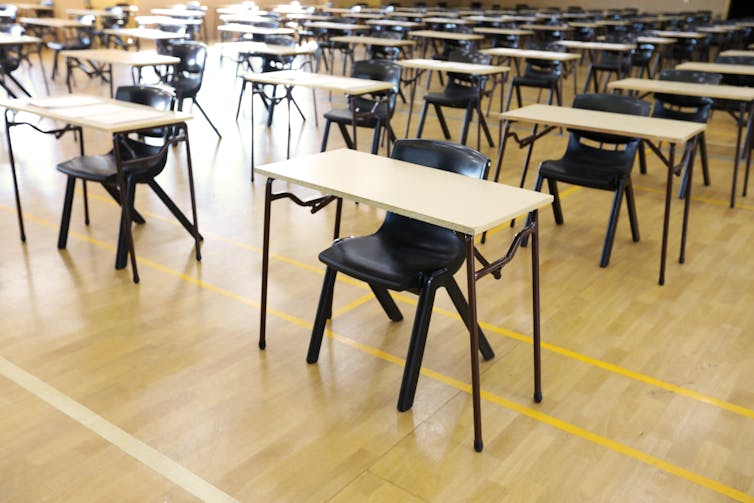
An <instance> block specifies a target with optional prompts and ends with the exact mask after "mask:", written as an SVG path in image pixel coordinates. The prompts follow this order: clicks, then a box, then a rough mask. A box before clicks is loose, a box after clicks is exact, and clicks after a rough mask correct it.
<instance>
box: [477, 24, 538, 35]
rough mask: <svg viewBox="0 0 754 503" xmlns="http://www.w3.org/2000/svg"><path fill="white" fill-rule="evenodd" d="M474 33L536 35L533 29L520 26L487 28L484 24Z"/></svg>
mask: <svg viewBox="0 0 754 503" xmlns="http://www.w3.org/2000/svg"><path fill="white" fill-rule="evenodd" d="M474 33H481V34H482V35H516V36H519V37H524V36H527V35H534V32H533V31H531V30H522V29H520V28H487V27H484V26H481V27H479V28H474Z"/></svg>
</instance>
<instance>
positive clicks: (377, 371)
mask: <svg viewBox="0 0 754 503" xmlns="http://www.w3.org/2000/svg"><path fill="white" fill-rule="evenodd" d="M48 68H49V63H48ZM38 70H39V68H38V67H37V66H35V67H33V68H32V69H31V76H29V74H28V73H27V74H26V77H25V78H24V81H25V82H27V83H29V84H30V85H31V86H32V87H33V89H34V91H35V92H36V93H38V94H41V93H43V89H44V87H43V86H42V83H41V81H40V80H39V78H38ZM233 71H234V68H233V65H231V64H229V62H227V61H225V64H223V65H222V66H221V65H220V62H219V59H218V57H217V54H216V53H214V52H213V53H212V55H211V58H210V61H209V63H208V70H207V75H206V79H205V88H204V89H203V90H202V93H201V95H200V98H201V102H202V104H203V105H204V107H205V109H206V110H207V111H208V113H209V114H210V116H211V117H212V119H213V120H214V121H215V123H216V124H217V125H218V127H219V128H220V130H221V131H222V133H223V139H222V141H221V142H218V141H217V140H216V137H215V136H214V133H213V132H212V130H211V129H210V128H209V127H208V125H207V124H206V122H205V121H204V119H203V118H201V117H199V116H198V117H197V118H196V120H194V121H193V122H192V123H191V142H192V156H193V161H194V167H195V173H196V175H195V176H196V184H197V198H198V205H199V222H200V229H201V232H202V233H203V234H204V237H205V241H204V247H203V260H202V261H201V262H200V263H199V262H196V261H195V260H194V256H193V249H192V240H191V239H190V237H189V236H188V235H187V234H186V233H185V231H184V230H183V229H182V228H181V227H180V226H179V225H178V224H177V223H176V222H175V221H174V219H173V218H172V217H171V216H170V214H169V213H168V211H167V210H166V209H165V208H164V207H163V206H162V204H161V203H160V202H159V200H158V199H157V198H156V197H155V196H154V195H153V194H150V193H149V192H148V190H146V189H145V188H143V187H140V190H139V193H138V194H137V202H136V204H137V207H138V209H139V210H140V211H141V212H142V214H143V215H145V217H146V218H147V224H146V225H143V226H138V227H137V228H136V229H135V239H136V250H137V254H138V256H139V265H140V271H141V283H140V284H139V285H134V284H133V283H131V279H130V272H129V271H128V270H125V271H116V270H115V269H114V268H113V263H114V245H115V240H116V228H117V221H118V209H117V207H116V206H115V204H114V203H113V202H112V201H111V200H110V199H109V198H108V197H106V194H105V193H104V192H103V191H102V190H101V189H100V188H96V187H94V188H92V189H91V192H90V198H91V199H90V200H91V203H90V204H91V212H92V223H91V225H90V226H89V227H86V226H85V225H84V224H83V216H82V211H81V196H80V194H79V195H77V198H76V201H75V203H76V204H75V209H74V215H73V221H72V228H71V237H70V239H69V244H68V249H67V250H65V251H58V250H57V249H56V246H55V245H56V237H57V230H58V224H59V218H60V211H61V207H62V202H63V191H64V185H65V181H64V178H63V176H62V175H61V174H59V173H58V172H57V171H56V170H55V169H54V165H55V164H56V162H59V161H61V160H64V159H66V158H68V157H71V156H73V155H74V154H75V153H76V150H77V145H76V144H74V143H73V141H72V139H71V138H70V137H66V138H64V139H62V140H60V141H56V140H55V139H53V138H49V137H45V136H42V135H39V134H38V133H36V132H34V131H32V130H30V129H28V128H26V129H22V128H17V129H16V130H15V131H13V140H14V145H15V146H16V155H17V162H18V169H19V176H20V185H21V192H22V198H23V204H24V210H25V217H26V223H27V233H28V241H27V243H26V244H21V243H20V241H19V239H18V229H17V224H16V217H15V211H14V208H13V196H12V189H11V185H10V173H9V172H8V171H9V170H8V161H7V149H6V148H3V149H1V153H0V156H2V158H1V159H0V163H1V164H0V167H1V168H2V183H0V232H1V234H0V235H2V236H3V239H2V241H0V257H2V258H1V260H0V305H1V306H2V310H1V316H2V319H0V405H1V407H0V410H2V413H0V501H3V502H44V501H76V502H82V501H87V502H88V501H97V502H99V501H134V502H146V501H155V502H157V501H160V502H161V501H197V500H204V501H224V500H225V499H235V500H238V501H244V502H258V501H263V502H267V501H291V502H299V501H315V502H318V501H337V502H354V501H364V500H369V501H416V502H418V501H436V502H454V501H494V502H498V501H512V502H513V501H515V502H519V501H541V502H552V501H578V502H583V501H621V502H623V501H663V502H668V501H673V502H676V501H677V502H688V501H695V502H696V501H704V502H708V501H729V500H735V501H749V502H751V501H754V386H753V384H754V315H753V314H752V312H753V311H752V308H751V306H752V305H754V294H753V293H752V292H753V291H754V290H753V289H752V279H754V261H753V260H752V253H751V243H752V242H754V203H753V202H752V197H751V196H750V197H748V198H743V199H740V203H739V206H738V208H736V209H735V210H731V209H729V208H728V205H727V199H728V194H729V191H730V183H731V172H732V156H733V142H734V141H735V129H734V126H733V123H732V121H731V120H730V118H729V117H727V116H725V115H723V114H720V113H717V114H715V116H714V117H713V119H712V122H711V125H710V128H709V130H708V141H709V150H710V160H711V171H712V184H711V185H710V186H709V187H703V186H702V185H701V183H700V177H698V176H697V178H696V183H695V186H694V195H693V205H692V214H691V226H690V233H689V243H688V253H687V263H686V264H684V265H679V264H678V263H677V260H676V259H677V250H678V246H679V236H680V222H681V219H680V217H681V213H680V211H681V208H682V205H681V204H680V201H679V200H678V199H675V200H674V201H673V208H672V220H671V240H670V252H671V254H670V257H671V260H670V262H669V265H668V271H667V284H666V285H665V286H663V287H660V286H658V285H657V273H658V268H659V251H660V235H661V218H662V211H663V191H664V186H665V173H666V172H665V169H664V168H663V167H661V166H660V164H659V162H658V161H657V159H655V158H653V157H652V156H651V155H650V156H649V157H650V169H649V174H647V175H645V176H642V175H639V173H638V169H637V170H636V171H635V175H634V179H635V181H634V183H635V186H636V189H637V190H636V192H637V199H638V200H637V204H638V211H639V220H640V226H641V233H642V234H641V238H642V239H641V241H640V242H639V243H634V242H632V241H631V239H630V232H629V229H628V225H627V220H626V215H625V210H624V215H623V216H622V218H621V222H620V225H619V228H618V233H617V238H616V242H615V248H614V251H613V256H612V261H611V263H610V266H609V267H608V268H607V269H601V268H599V267H598V260H599V253H600V249H601V246H602V239H603V236H604V231H605V226H606V223H607V215H608V210H609V205H610V201H611V197H612V195H611V194H609V193H606V192H605V193H603V192H598V191H592V190H587V189H579V188H567V187H563V204H564V212H565V218H566V223H565V225H563V226H556V225H555V224H554V223H553V219H552V215H551V212H550V211H549V210H546V211H543V212H542V231H541V241H542V258H541V263H542V311H543V323H542V333H543V341H544V343H545V347H544V351H543V365H544V401H543V402H542V403H541V404H534V403H533V402H532V400H531V392H532V383H531V376H532V371H531V344H530V335H531V321H530V313H531V310H530V280H529V266H528V264H529V257H528V254H529V250H528V249H526V250H521V251H520V252H519V255H520V256H519V257H517V259H516V260H515V261H514V262H513V263H512V264H511V265H510V266H509V267H508V268H507V269H506V270H505V271H504V275H503V279H502V280H500V281H494V280H492V279H491V278H488V279H485V280H484V281H482V282H481V283H480V291H479V296H480V317H481V320H482V321H483V328H484V329H485V331H486V333H487V336H488V337H489V339H490V342H491V343H492V346H493V347H494V349H495V351H496V357H495V358H494V360H492V361H490V362H484V363H482V386H483V403H482V410H483V425H484V439H485V450H484V452H483V453H481V454H478V453H476V452H474V450H473V448H472V436H473V433H472V413H471V400H470V395H469V387H470V385H469V368H468V367H469V365H468V342H467V341H468V339H467V336H466V334H465V332H464V329H463V326H462V324H461V322H460V321H459V320H458V319H457V317H456V316H455V314H454V313H453V310H452V305H451V303H450V302H449V299H448V298H447V296H446V295H445V294H444V293H441V294H439V296H438V301H437V306H436V310H435V313H434V315H433V318H432V326H431V329H430V336H429V341H428V344H427V351H426V356H425V361H424V364H425V367H424V372H423V375H422V377H421V379H420V382H419V388H418V392H417V397H416V403H415V405H414V407H413V409H412V410H411V411H409V412H406V413H399V412H398V411H397V410H396V408H395V404H396V398H397V393H398V388H399V385H400V379H401V373H402V363H403V360H402V358H403V357H404V355H405V350H406V347H407V341H408V335H409V332H410V328H411V319H412V317H413V309H414V307H415V299H414V298H413V297H411V296H408V295H399V296H397V298H398V300H399V305H400V307H401V309H402V310H403V312H404V314H405V315H406V321H404V322H402V323H391V322H389V321H388V320H387V319H386V317H385V316H384V314H383V313H382V312H381V310H380V308H379V305H378V304H377V302H376V301H375V300H374V299H373V298H372V297H371V295H370V292H369V290H368V289H367V288H365V287H364V285H361V284H357V283H353V282H350V281H345V280H343V281H340V282H339V283H338V288H337V291H336V295H335V304H334V310H335V312H334V315H335V316H334V319H333V321H332V323H331V324H330V325H329V329H330V331H329V332H328V338H327V339H326V340H325V342H324V344H323V349H322V354H321V357H320V361H319V364H317V365H307V364H306V363H305V360H304V356H305V351H306V346H307V343H308V336H309V330H310V324H311V322H312V319H313V316H314V311H315V306H316V302H317V299H318V296H319V289H320V285H321V280H322V273H323V268H322V266H321V265H320V264H319V262H318V261H317V253H318V252H319V250H321V249H323V248H324V247H326V246H327V245H328V239H329V236H330V233H331V225H332V218H333V212H332V208H328V209H327V210H326V211H324V212H322V213H321V214H317V215H315V216H312V215H310V214H309V213H308V212H307V211H306V210H303V209H301V208H297V207H294V206H292V205H290V204H288V203H285V202H279V203H276V206H275V208H274V215H273V236H274V239H273V244H272V253H273V259H272V262H271V271H270V273H271V294H270V312H271V316H270V320H269V335H268V345H267V350H266V351H260V350H259V349H258V348H257V336H258V318H259V306H258V300H259V281H260V248H261V234H262V233H261V230H262V203H263V198H264V180H258V181H257V182H256V183H254V184H251V183H249V181H248V176H249V151H250V143H249V140H250V129H249V126H250V124H249V109H248V103H246V104H245V108H244V111H243V112H242V114H243V115H242V118H241V120H239V121H238V122H237V123H236V122H234V120H233V114H234V112H235V104H236V96H237V92H238V85H237V83H236V82H234V78H233ZM23 72H24V70H22V71H21V74H22V75H23ZM585 73H586V72H585V69H582V71H581V72H580V75H581V76H582V78H583V75H585ZM116 79H117V80H118V82H120V83H124V82H126V80H127V74H126V73H125V72H124V71H122V70H121V71H120V73H118V74H116ZM77 83H78V87H77V90H79V91H85V92H95V93H100V94H103V95H105V94H107V88H106V86H102V85H101V84H100V83H98V82H90V81H89V80H87V79H85V78H82V77H81V76H78V77H77ZM435 85H437V81H435ZM564 87H565V91H566V102H567V103H568V102H570V100H571V99H572V89H573V88H572V86H571V85H570V82H566V85H565V86H564ZM57 89H59V90H62V87H60V86H58V87H57ZM296 92H297V98H298V100H299V103H300V104H301V106H302V108H303V109H304V111H305V113H306V114H307V117H308V118H309V120H307V121H306V122H305V123H302V122H301V121H300V120H299V119H298V118H297V117H295V116H294V119H293V149H294V155H301V154H305V153H311V152H316V151H318V150H319V141H320V138H321V132H322V126H323V124H322V123H320V125H319V128H317V127H315V124H314V121H313V120H312V112H311V93H310V92H309V91H308V90H299V91H296ZM528 97H529V99H530V100H533V99H534V98H535V96H534V95H533V94H529V95H528ZM318 100H319V103H318V105H319V111H320V113H322V112H323V111H324V110H327V109H328V108H329V107H330V106H341V105H342V103H343V102H342V100H341V98H340V97H337V96H334V97H333V102H332V103H329V102H328V96H327V94H320V95H318ZM496 106H497V103H496V102H495V104H494V105H493V109H494V108H495V107H496ZM197 114H198V111H197ZM277 115H278V116H277V117H276V119H275V124H274V128H273V129H272V130H265V129H263V128H262V124H263V119H264V118H263V117H261V114H260V115H259V116H258V121H259V122H258V125H259V127H258V128H257V131H258V136H257V138H255V141H256V147H257V154H258V156H259V157H258V160H259V161H260V162H264V161H272V160H278V159H281V158H282V157H283V156H284V146H285V124H286V121H285V115H284V110H280V111H279V113H278V114H277ZM430 117H432V119H431V123H430V125H429V126H428V130H427V133H426V135H425V136H426V137H432V138H439V137H440V133H439V125H438V124H437V122H436V121H435V119H434V118H433V115H432V114H430ZM416 119H418V113H417V115H416V117H415V118H414V121H413V128H412V129H414V128H415V127H416V122H417V121H416ZM405 120H406V106H405V105H401V106H400V109H399V110H398V112H397V113H396V116H395V119H394V125H395V127H396V129H397V131H398V132H399V135H401V136H402V134H403V131H404V127H405ZM493 123H494V121H493ZM494 125H495V127H496V126H497V124H496V123H495V124H494ZM451 127H452V128H453V130H454V132H455V133H456V135H457V136H456V138H457V137H458V135H459V133H460V114H454V115H453V119H452V120H451ZM521 132H524V131H523V130H522V131H521ZM412 134H413V131H412ZM495 136H497V134H496V133H495ZM86 141H87V147H88V148H89V151H90V152H105V151H107V150H108V148H109V142H108V140H107V139H106V138H103V137H101V136H97V135H93V134H87V138H86ZM565 141H566V136H565V135H557V134H553V135H550V136H549V137H547V138H546V139H543V140H542V141H541V142H540V143H538V144H537V146H536V149H535V152H534V157H535V162H538V161H540V160H543V159H547V158H553V157H557V156H559V155H560V154H561V153H562V151H563V150H564V148H565ZM3 142H5V140H4V139H3ZM368 143H369V141H368V135H367V134H364V136H363V137H362V141H361V145H360V146H361V148H362V149H365V148H368V147H367V145H368ZM472 143H473V142H472ZM338 146H342V141H341V140H340V138H339V134H338V133H337V131H336V132H335V133H334V134H333V135H332V139H331V142H330V148H336V147H338ZM483 151H484V152H485V153H487V154H488V155H490V156H491V157H492V158H493V161H494V160H495V159H496V150H495V149H490V148H486V147H485V148H483ZM176 152H177V156H178V159H177V160H176V162H175V163H174V162H173V161H171V166H172V164H177V167H176V168H175V169H173V168H172V167H171V168H168V169H166V171H165V172H164V174H163V175H161V178H160V182H161V183H162V184H163V186H164V187H165V188H166V189H167V191H168V192H169V193H170V194H172V195H173V196H174V197H175V200H176V201H177V202H178V204H179V205H180V206H182V207H184V208H187V207H188V206H187V202H188V195H187V189H186V187H187V186H186V176H185V170H184V169H182V167H181V166H183V165H182V164H181V162H182V160H183V154H182V150H180V149H179V150H177V151H176ZM522 159H523V156H522V152H521V151H519V150H518V149H515V148H511V149H509V152H508V153H507V155H506V158H505V162H504V163H503V169H504V171H503V181H504V182H506V183H517V180H518V176H519V173H520V167H521V165H522ZM535 166H536V164H535ZM697 174H698V171H697ZM529 183H530V184H531V183H533V175H530V179H529ZM676 183H677V180H676ZM420 194H421V188H417V196H420ZM344 210H345V211H344V226H343V234H344V235H351V234H361V233H366V232H369V231H371V230H373V229H375V227H376V226H377V225H378V224H379V222H380V221H381V219H382V214H381V213H380V212H379V211H375V210H373V209H370V208H368V207H367V206H365V205H359V206H357V205H354V204H351V203H346V204H345V205H344ZM512 235H513V231H511V230H510V229H509V228H508V227H507V226H506V227H504V228H501V229H499V230H498V231H497V232H495V233H494V234H493V235H492V236H491V237H490V239H489V242H488V243H487V244H486V245H484V246H483V249H484V250H485V251H486V252H488V254H490V255H494V254H497V253H500V252H502V251H504V250H505V249H506V248H507V246H508V243H509V241H510V239H511V237H512ZM460 279H461V280H462V279H463V278H460Z"/></svg>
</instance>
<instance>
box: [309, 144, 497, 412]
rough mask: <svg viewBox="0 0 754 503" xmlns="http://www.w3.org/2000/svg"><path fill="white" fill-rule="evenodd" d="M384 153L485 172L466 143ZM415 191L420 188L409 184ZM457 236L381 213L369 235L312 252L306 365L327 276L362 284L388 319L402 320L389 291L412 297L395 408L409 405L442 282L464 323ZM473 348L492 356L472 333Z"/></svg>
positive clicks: (322, 318) (328, 293) (330, 286)
mask: <svg viewBox="0 0 754 503" xmlns="http://www.w3.org/2000/svg"><path fill="white" fill-rule="evenodd" d="M392 157H393V158H394V159H399V160H403V161H408V162H412V163H415V164H421V165H423V166H427V167H428V169H431V168H434V169H442V170H445V171H451V172H454V173H459V174H463V175H466V176H471V177H474V178H485V177H486V175H487V170H488V169H489V159H488V158H487V157H485V156H484V155H482V154H480V153H479V152H476V151H474V150H472V149H470V148H468V147H464V146H461V145H456V144H452V143H447V142H443V141H436V140H399V141H397V142H396V143H395V148H394V149H393V154H392ZM416 190H417V191H421V187H416ZM465 258H466V256H465V251H464V246H463V242H462V241H461V240H460V239H459V238H458V237H457V236H456V235H455V233H454V232H453V231H451V230H448V229H444V228H442V227H438V226H435V225H432V224H428V223H424V222H419V221H417V220H413V219H411V218H408V217H404V216H400V215H396V214H394V213H388V214H387V215H386V216H385V221H384V222H383V224H382V226H381V227H380V228H379V230H377V232H375V233H374V234H372V235H369V236H360V237H351V238H345V239H339V240H336V241H335V242H334V243H333V245H332V246H331V247H330V248H328V249H326V250H324V251H323V252H322V253H320V255H319V259H320V260H321V261H322V262H323V263H325V264H326V265H327V271H326V273H325V279H324V282H323V285H322V293H321V295H320V298H319V305H318V307H317V315H316V317H315V320H314V327H313V328H312V335H311V340H310V342H309V351H308V353H307V356H306V361H307V362H308V363H316V362H317V360H318V358H319V351H320V347H321V345H322V336H323V332H324V328H325V323H326V322H327V319H328V318H330V317H331V314H332V301H333V291H334V289H335V277H336V275H337V273H338V272H342V273H344V274H346V275H348V276H350V277H352V278H355V279H357V280H361V281H364V282H366V283H367V284H368V285H369V287H370V288H371V289H372V292H374V294H375V297H376V298H377V300H378V301H379V303H380V305H381V306H382V308H383V309H384V310H385V312H386V313H387V315H388V317H389V318H390V319H391V320H392V321H400V320H402V319H403V316H402V315H401V312H400V310H399V309H398V306H396V304H395V302H394V301H393V299H392V297H391V296H390V293H389V292H388V291H389V290H394V291H398V292H402V291H408V292H411V293H415V294H418V295H419V302H418V304H417V308H416V316H415V318H414V325H413V329H412V333H411V341H410V342H409V347H408V355H407V356H406V366H405V368H404V371H403V381H402V383H401V391H400V394H399V397H398V410H400V411H406V410H408V409H410V408H411V406H412V405H413V402H414V395H415V394H416V385H417V382H418V379H419V371H420V369H421V363H422V357H423V355H424V346H425V343H426V340H427V331H428V329H429V322H430V317H431V315H432V305H433V303H434V298H435V292H436V291H437V289H438V288H440V287H445V289H446V290H447V291H448V294H449V295H450V298H451V300H452V301H453V304H454V305H455V307H456V310H458V313H459V314H460V315H461V318H462V319H463V320H464V323H466V326H467V328H468V325H469V322H468V311H469V308H468V304H467V303H466V299H465V298H464V296H463V293H462V292H461V289H460V288H459V287H458V284H457V283H456V281H455V279H454V278H453V274H454V273H455V272H456V271H457V270H458V269H459V268H460V267H461V265H462V264H463V262H464V260H465ZM479 343H480V344H479V346H480V351H481V353H482V356H483V357H484V359H485V360H489V359H491V358H493V357H494V353H493V351H492V348H490V346H489V343H488V342H487V340H486V338H485V337H484V335H482V333H481V331H480V337H479Z"/></svg>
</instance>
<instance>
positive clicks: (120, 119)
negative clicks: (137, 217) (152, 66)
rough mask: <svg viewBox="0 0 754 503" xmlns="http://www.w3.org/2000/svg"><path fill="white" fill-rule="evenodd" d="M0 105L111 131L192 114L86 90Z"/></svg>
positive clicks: (167, 122) (4, 101)
mask: <svg viewBox="0 0 754 503" xmlns="http://www.w3.org/2000/svg"><path fill="white" fill-rule="evenodd" d="M123 52H125V51H123ZM0 107H3V108H7V109H9V110H15V111H17V112H28V113H31V114H35V115H37V116H39V117H46V118H48V119H55V120H60V121H63V122H66V123H68V124H72V125H74V126H81V127H84V128H91V129H96V130H99V131H103V132H106V133H110V134H114V133H124V132H128V131H136V130H139V129H148V128H153V127H160V126H169V125H171V124H178V123H181V122H185V121H187V120H190V119H191V118H192V116H191V114H189V113H186V112H165V111H162V110H156V109H154V108H152V107H148V106H144V105H135V104H133V103H126V102H123V101H116V100H111V99H108V98H102V97H100V96H90V95H86V94H68V95H64V96H50V97H46V98H24V99H0Z"/></svg>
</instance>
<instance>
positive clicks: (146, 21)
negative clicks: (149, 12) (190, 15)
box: [134, 16, 203, 26]
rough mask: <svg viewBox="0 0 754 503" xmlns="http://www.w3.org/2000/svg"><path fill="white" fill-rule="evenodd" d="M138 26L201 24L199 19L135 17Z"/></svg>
mask: <svg viewBox="0 0 754 503" xmlns="http://www.w3.org/2000/svg"><path fill="white" fill-rule="evenodd" d="M134 21H136V24H137V25H139V26H142V25H150V24H161V25H165V26H199V25H201V24H202V22H203V21H202V20H201V19H177V18H174V17H170V16H136V17H135V18H134Z"/></svg>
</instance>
